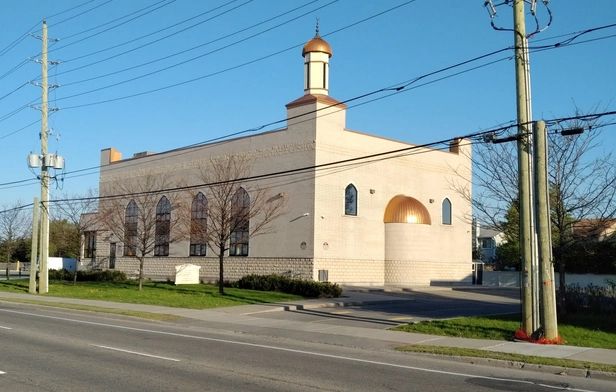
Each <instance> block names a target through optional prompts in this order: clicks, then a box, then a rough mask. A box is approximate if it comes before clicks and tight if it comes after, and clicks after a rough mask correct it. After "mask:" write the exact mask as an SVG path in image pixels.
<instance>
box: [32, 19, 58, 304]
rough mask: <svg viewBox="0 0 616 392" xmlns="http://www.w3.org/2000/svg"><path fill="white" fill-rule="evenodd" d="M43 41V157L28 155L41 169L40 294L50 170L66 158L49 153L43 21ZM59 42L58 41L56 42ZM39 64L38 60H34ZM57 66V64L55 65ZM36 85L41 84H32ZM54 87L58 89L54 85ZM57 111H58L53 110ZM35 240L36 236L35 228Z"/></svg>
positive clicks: (44, 280) (44, 279) (45, 279)
mask: <svg viewBox="0 0 616 392" xmlns="http://www.w3.org/2000/svg"><path fill="white" fill-rule="evenodd" d="M37 38H41V40H42V41H43V50H42V52H41V53H42V56H41V66H42V74H41V83H40V86H41V107H40V110H41V135H40V136H41V155H37V154H34V153H30V154H29V155H28V166H30V168H37V167H40V168H41V177H40V180H41V206H40V209H41V211H40V216H41V218H40V223H39V227H40V249H39V252H40V255H39V294H40V293H47V292H48V291H49V288H48V283H49V269H48V265H47V261H48V256H49V178H50V177H49V169H62V168H63V167H64V158H62V157H61V156H59V155H57V154H51V155H50V154H49V153H48V151H47V140H48V137H49V132H48V130H47V117H48V113H49V110H50V109H49V105H48V104H49V102H48V98H47V97H48V92H49V85H48V84H47V67H48V61H47V41H48V38H47V22H46V21H43V36H42V37H37ZM55 41H57V40H55ZM34 61H36V62H38V60H34ZM54 64H56V63H54ZM30 83H32V84H35V85H39V83H34V82H30ZM52 87H54V88H55V87H58V86H57V85H53V86H52ZM51 110H57V109H55V108H54V109H51ZM32 230H33V238H34V236H35V233H34V230H36V228H34V227H33V229H32Z"/></svg>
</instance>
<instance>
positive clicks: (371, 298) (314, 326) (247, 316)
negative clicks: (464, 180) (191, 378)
mask: <svg viewBox="0 0 616 392" xmlns="http://www.w3.org/2000/svg"><path fill="white" fill-rule="evenodd" d="M458 289H459V288H458ZM472 289H477V286H475V287H472ZM435 290H451V288H447V287H434V288H433V287H417V288H400V287H387V288H361V287H347V288H346V289H345V291H344V293H343V295H344V297H342V298H329V299H311V300H303V301H292V302H284V303H272V304H263V305H244V306H235V307H228V308H217V309H212V310H195V309H181V308H171V307H165V306H153V305H140V304H127V303H118V302H108V301H95V300H82V299H71V298H59V297H43V296H36V295H31V294H17V293H8V292H0V301H1V300H2V299H3V298H7V299H8V298H15V299H29V300H36V301H41V302H58V303H70V304H79V305H87V306H96V307H103V308H113V309H125V310H133V311H140V312H149V313H161V314H171V315H176V316H180V317H185V318H190V319H194V320H200V321H208V322H217V323H225V324H232V325H236V326H238V327H240V326H246V327H267V328H270V329H285V330H293V331H303V332H311V333H321V334H330V335H338V336H348V337H356V338H362V339H373V340H380V341H385V342H388V343H395V344H397V345H400V346H403V345H413V344H422V345H432V346H441V347H459V348H471V349H479V350H487V351H495V352H503V353H515V354H522V355H531V356H538V357H550V358H559V359H570V360H576V361H586V362H595V363H601V364H609V365H616V350H608V349H597V348H587V347H574V346H564V345H539V344H533V343H525V342H505V341H496V340H480V339H464V338H453V337H442V336H434V335H425V334H415V333H405V332H396V331H388V330H380V329H370V328H360V327H345V326H335V325H326V324H318V323H303V322H294V321H288V320H276V319H270V318H259V316H258V315H259V314H260V313H266V312H276V311H285V310H301V309H319V308H328V307H329V308H331V307H345V306H360V305H367V304H376V303H395V302H397V301H408V300H409V298H408V296H405V295H404V293H405V292H406V291H418V292H433V291H435ZM576 372H577V373H579V374H578V375H581V376H588V374H586V370H576V369H568V370H567V374H570V375H571V374H573V373H576ZM612 376H616V375H612Z"/></svg>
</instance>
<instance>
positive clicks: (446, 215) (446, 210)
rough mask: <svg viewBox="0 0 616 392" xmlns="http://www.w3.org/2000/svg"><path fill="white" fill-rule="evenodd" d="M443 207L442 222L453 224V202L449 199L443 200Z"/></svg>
mask: <svg viewBox="0 0 616 392" xmlns="http://www.w3.org/2000/svg"><path fill="white" fill-rule="evenodd" d="M442 207H443V209H442V217H443V218H442V221H441V223H442V224H444V225H450V224H451V202H450V201H449V199H445V200H443V206H442Z"/></svg>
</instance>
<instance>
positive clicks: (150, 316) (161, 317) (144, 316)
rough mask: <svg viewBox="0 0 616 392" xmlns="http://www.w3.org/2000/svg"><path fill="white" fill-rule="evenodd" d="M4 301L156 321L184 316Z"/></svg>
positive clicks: (15, 300)
mask: <svg viewBox="0 0 616 392" xmlns="http://www.w3.org/2000/svg"><path fill="white" fill-rule="evenodd" d="M2 301H6V302H17V303H22V304H29V305H41V306H50V307H54V308H62V309H72V310H86V311H89V312H98V313H109V314H116V315H120V316H130V317H139V318H142V319H148V320H155V321H177V320H180V319H182V317H180V316H176V315H173V314H164V313H149V312H138V311H135V310H124V309H113V308H103V307H100V306H87V305H77V304H67V303H61V302H45V301H36V300H28V299H17V298H2Z"/></svg>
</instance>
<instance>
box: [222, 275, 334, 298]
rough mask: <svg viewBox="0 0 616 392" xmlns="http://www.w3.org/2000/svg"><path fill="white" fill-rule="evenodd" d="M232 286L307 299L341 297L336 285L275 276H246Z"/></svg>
mask: <svg viewBox="0 0 616 392" xmlns="http://www.w3.org/2000/svg"><path fill="white" fill-rule="evenodd" d="M232 286H233V287H235V288H239V289H246V290H259V291H279V292H282V293H286V294H294V295H301V296H303V297H309V298H338V297H340V295H342V288H341V287H340V286H339V285H338V284H337V283H329V282H315V281H313V280H307V279H293V278H289V277H286V276H282V275H276V274H271V275H255V274H252V275H246V276H244V277H242V278H241V279H240V280H238V281H236V282H233V283H232Z"/></svg>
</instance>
